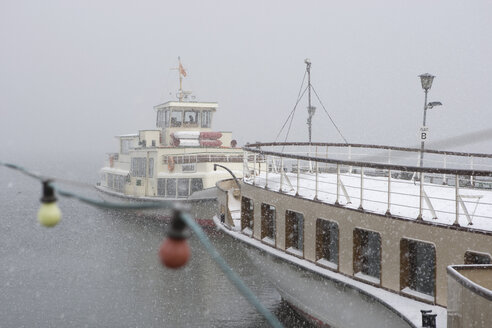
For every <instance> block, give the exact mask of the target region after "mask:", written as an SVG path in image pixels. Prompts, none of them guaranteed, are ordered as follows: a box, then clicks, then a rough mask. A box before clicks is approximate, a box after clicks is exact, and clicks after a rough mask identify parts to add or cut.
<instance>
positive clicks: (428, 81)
mask: <svg viewBox="0 0 492 328" xmlns="http://www.w3.org/2000/svg"><path fill="white" fill-rule="evenodd" d="M419 77H420V82H421V83H422V89H424V90H425V91H428V90H429V89H430V88H431V87H432V81H434V78H435V76H434V75H432V74H429V73H425V74H421V75H419Z"/></svg>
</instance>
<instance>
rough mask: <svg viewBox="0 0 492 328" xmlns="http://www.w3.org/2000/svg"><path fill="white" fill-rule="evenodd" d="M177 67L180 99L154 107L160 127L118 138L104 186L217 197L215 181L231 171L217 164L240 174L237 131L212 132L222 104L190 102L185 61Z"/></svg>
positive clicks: (121, 191)
mask: <svg viewBox="0 0 492 328" xmlns="http://www.w3.org/2000/svg"><path fill="white" fill-rule="evenodd" d="M177 70H178V73H179V83H180V86H179V92H178V94H177V96H178V100H177V101H168V102H166V103H163V104H160V105H157V106H155V107H154V110H155V112H156V115H157V120H156V128H155V129H149V130H140V131H139V132H138V133H136V134H125V135H119V136H117V138H118V141H119V151H118V152H117V153H110V154H108V159H107V162H106V165H105V166H104V167H103V168H102V170H101V176H102V178H101V182H100V183H99V184H98V188H99V189H100V190H102V191H105V192H108V193H111V194H113V195H117V196H122V197H128V198H133V199H138V200H159V199H167V200H192V199H193V200H204V199H215V198H216V193H215V192H214V190H215V184H216V182H217V181H219V180H221V179H224V178H225V177H227V176H228V173H227V172H226V171H224V170H217V171H215V170H214V163H220V164H222V165H223V166H224V167H226V168H228V169H230V170H231V171H232V172H235V173H236V174H237V175H238V176H241V174H242V166H243V151H242V149H241V148H240V147H237V142H236V140H234V139H232V133H231V132H225V131H213V130H212V120H213V115H214V114H215V113H216V111H217V109H218V104H217V103H216V102H198V101H191V100H190V98H194V97H192V96H191V92H189V91H183V89H182V79H183V77H185V76H186V71H185V70H184V68H183V66H182V65H181V61H179V67H178V68H177Z"/></svg>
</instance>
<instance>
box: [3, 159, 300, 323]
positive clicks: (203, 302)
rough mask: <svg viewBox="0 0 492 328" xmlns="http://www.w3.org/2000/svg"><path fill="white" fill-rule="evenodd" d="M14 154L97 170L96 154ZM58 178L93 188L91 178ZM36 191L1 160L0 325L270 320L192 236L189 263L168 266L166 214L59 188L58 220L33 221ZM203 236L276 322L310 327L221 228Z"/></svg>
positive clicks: (51, 167) (76, 173)
mask: <svg viewBox="0 0 492 328" xmlns="http://www.w3.org/2000/svg"><path fill="white" fill-rule="evenodd" d="M15 159H16V162H17V163H19V164H22V165H24V166H26V167H27V168H32V169H35V170H37V171H39V172H41V173H43V174H48V175H53V176H57V177H62V178H67V179H72V180H77V181H84V182H86V183H89V184H94V183H95V182H96V181H97V179H98V173H97V172H98V169H99V164H100V162H99V161H98V160H94V159H93V158H91V157H90V156H87V157H84V156H80V157H79V158H74V157H69V158H65V159H64V160H54V159H53V160H51V161H49V160H46V161H39V160H37V159H36V158H29V159H19V158H14V160H15ZM1 160H4V161H10V160H11V159H9V158H5V157H4V158H2V159H1ZM64 188H65V189H74V190H76V191H79V192H82V193H85V194H87V195H89V196H91V197H94V198H98V197H101V195H100V194H99V193H97V192H96V191H94V190H93V189H90V188H85V189H80V188H77V187H71V186H64ZM40 197H41V184H40V183H39V182H38V181H36V180H33V179H31V178H29V177H26V176H23V175H21V174H20V173H17V172H14V171H11V170H9V169H6V168H3V167H0V209H1V211H0V213H1V214H0V229H1V230H0V231H1V235H0V317H1V319H0V327H267V326H268V325H267V324H266V322H265V320H264V319H263V318H262V317H261V316H260V315H259V314H258V313H257V312H256V311H255V310H254V308H252V307H251V306H250V305H249V304H248V303H247V302H246V301H245V299H244V298H243V297H242V296H241V295H240V294H239V293H238V292H237V291H236V289H235V287H234V286H232V285H231V284H230V283H229V282H228V281H227V279H226V278H225V277H224V276H223V274H222V272H221V271H220V269H219V268H218V267H217V266H216V265H215V264H214V262H213V261H212V260H211V259H210V257H209V255H208V254H207V253H206V252H204V251H203V250H202V247H201V245H200V244H199V242H198V240H197V239H196V238H195V237H192V238H190V240H189V242H190V246H191V249H192V258H191V260H190V262H189V264H188V265H187V266H186V267H185V268H184V269H181V270H177V271H175V270H170V269H166V268H164V267H162V265H161V264H160V262H159V259H158V256H157V252H158V249H159V246H160V244H161V242H162V240H163V238H164V236H165V234H164V232H165V225H166V224H165V223H164V222H162V221H159V220H156V219H152V218H150V217H147V216H146V215H145V213H143V212H139V213H136V212H122V211H116V210H101V209H97V208H93V207H90V206H88V205H85V204H82V203H80V202H78V201H75V200H71V199H66V198H60V199H59V206H60V208H61V210H62V213H63V218H62V221H61V222H60V224H59V225H58V226H56V227H55V228H53V229H47V228H44V227H40V226H39V225H38V223H37V221H36V212H37V210H38V209H39V206H40V203H39V198H40ZM198 210H199V209H198ZM210 238H211V239H212V242H213V244H214V245H215V246H216V247H217V249H218V250H219V252H220V253H221V254H222V255H223V256H224V258H225V259H226V261H227V262H228V263H229V265H231V267H232V268H233V269H234V270H235V271H236V272H237V273H238V274H239V275H240V276H241V277H242V278H243V279H244V281H245V282H246V284H247V285H248V286H249V287H250V288H251V289H252V290H253V292H254V293H255V294H256V295H257V296H258V298H259V299H260V301H261V302H262V303H263V304H264V305H265V306H267V307H268V308H269V309H270V310H271V311H273V312H274V313H275V314H276V315H278V316H279V318H280V320H281V321H282V323H283V324H284V325H286V326H287V327H310V326H309V325H308V324H307V323H306V322H304V321H303V320H302V319H301V318H300V317H299V316H298V315H296V314H295V313H294V312H293V311H292V310H291V309H290V308H289V307H288V306H287V305H286V304H285V303H284V302H282V301H281V298H280V296H279V294H278V293H277V292H276V291H275V289H274V288H273V286H272V285H271V284H270V283H269V282H268V281H266V280H265V279H264V278H263V277H262V276H261V275H259V274H258V273H257V272H256V271H255V268H254V267H253V266H252V265H251V263H250V262H249V261H248V259H247V257H246V255H245V254H244V253H243V250H242V248H241V246H240V245H238V244H237V243H235V242H234V241H233V240H231V239H230V238H229V237H227V236H224V235H222V234H220V233H215V234H210Z"/></svg>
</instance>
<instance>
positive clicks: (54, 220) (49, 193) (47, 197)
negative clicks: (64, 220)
mask: <svg viewBox="0 0 492 328" xmlns="http://www.w3.org/2000/svg"><path fill="white" fill-rule="evenodd" d="M50 183H51V181H50V180H45V181H43V197H41V207H40V208H39V211H38V222H39V223H40V224H41V225H43V226H45V227H48V228H51V227H54V226H56V225H57V224H58V222H60V220H61V211H60V208H59V207H58V205H57V204H56V197H55V190H54V189H53V187H52V186H51V185H50Z"/></svg>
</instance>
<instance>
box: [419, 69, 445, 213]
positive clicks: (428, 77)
mask: <svg viewBox="0 0 492 328" xmlns="http://www.w3.org/2000/svg"><path fill="white" fill-rule="evenodd" d="M419 77H420V82H421V83H422V89H424V93H425V99H424V122H423V126H422V129H421V131H420V139H421V140H420V167H423V166H424V145H425V139H426V138H427V131H426V129H425V119H426V117H427V109H430V108H433V107H434V106H440V105H442V104H441V103H440V102H438V101H433V102H431V103H428V102H427V94H428V93H429V90H430V88H431V87H432V81H434V77H435V76H434V75H432V74H429V73H425V74H422V75H419ZM419 180H420V197H419V215H418V217H417V220H422V210H423V198H424V173H423V172H420V174H419Z"/></svg>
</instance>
